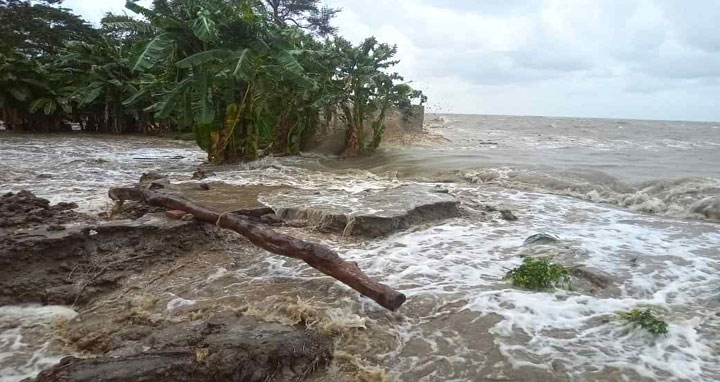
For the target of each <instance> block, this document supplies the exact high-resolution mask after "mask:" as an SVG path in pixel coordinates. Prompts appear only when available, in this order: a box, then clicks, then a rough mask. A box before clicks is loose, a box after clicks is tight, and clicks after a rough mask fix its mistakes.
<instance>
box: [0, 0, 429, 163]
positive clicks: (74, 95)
mask: <svg viewBox="0 0 720 382" xmlns="http://www.w3.org/2000/svg"><path fill="white" fill-rule="evenodd" d="M57 2H58V1H57V0H46V1H44V2H29V1H23V0H0V38H1V39H0V41H2V42H1V45H0V109H1V111H2V114H0V119H1V120H3V121H4V123H5V125H6V127H8V128H10V129H12V130H14V131H40V132H49V131H60V130H63V129H69V124H70V123H77V124H79V126H80V128H81V129H82V130H83V131H96V132H114V133H125V132H148V131H157V130H172V131H188V132H190V131H192V132H193V133H194V135H195V137H196V140H197V143H198V145H199V146H200V147H201V148H202V149H204V150H205V151H206V152H207V153H208V158H209V159H210V160H212V161H214V162H216V163H221V162H231V161H237V160H251V159H255V158H256V157H258V156H260V155H265V154H268V153H274V154H280V155H284V154H294V153H297V152H299V151H301V150H303V149H304V148H305V146H306V144H307V142H308V140H309V138H310V137H311V136H312V135H313V134H314V133H315V132H316V131H317V130H318V129H319V128H321V127H327V126H328V125H329V124H330V123H331V121H337V122H338V123H341V124H342V125H343V126H344V127H345V128H346V129H347V130H346V131H347V135H346V144H345V151H344V154H345V155H349V156H351V155H356V154H358V153H362V152H368V151H373V150H375V149H376V148H377V147H378V145H379V144H380V141H381V139H382V135H383V132H384V129H385V125H384V119H385V115H386V113H387V111H388V110H389V109H390V108H391V107H396V108H399V109H400V110H401V111H402V110H408V109H409V108H410V106H411V102H412V101H417V102H419V103H420V104H422V103H423V102H424V101H425V97H424V96H423V95H422V93H421V92H419V91H416V90H413V89H412V88H411V87H410V86H408V85H407V84H405V83H402V81H403V78H402V77H401V76H400V75H399V74H397V73H394V72H391V71H390V70H391V68H392V67H393V66H394V65H395V64H397V62H398V61H397V60H395V59H394V56H395V54H396V48H395V47H394V46H391V45H388V44H384V43H380V42H378V41H377V40H376V39H375V38H372V37H371V38H368V39H366V40H364V41H363V42H361V43H360V44H357V45H355V44H352V43H351V42H349V41H347V40H345V39H343V38H341V37H338V36H336V35H335V32H336V31H335V28H334V27H332V26H331V24H330V21H331V20H332V18H333V17H334V16H335V14H336V13H337V12H339V10H337V9H332V8H328V7H325V6H322V5H320V4H319V1H318V0H262V1H261V0H154V1H153V3H152V6H151V7H147V8H146V7H143V6H141V5H139V4H137V3H136V2H134V1H128V2H127V4H126V8H127V9H128V10H129V11H131V12H132V13H133V14H135V15H136V16H135V17H132V16H127V15H113V14H107V15H106V16H105V17H104V18H103V19H102V21H101V23H100V26H99V27H97V28H95V27H93V26H91V25H89V24H88V23H86V22H85V21H83V20H82V19H80V18H79V17H78V16H75V15H73V14H72V13H70V12H69V11H68V10H67V9H63V8H59V7H57V6H56V3H57Z"/></svg>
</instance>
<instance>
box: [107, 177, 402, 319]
mask: <svg viewBox="0 0 720 382" xmlns="http://www.w3.org/2000/svg"><path fill="white" fill-rule="evenodd" d="M108 195H109V196H110V198H111V199H113V200H115V201H117V202H119V204H121V203H122V202H123V201H125V200H134V201H140V202H144V203H147V204H149V205H152V206H158V207H164V208H167V209H169V210H182V211H185V212H187V213H189V214H192V215H193V216H194V217H195V219H197V220H199V221H202V222H206V223H210V224H215V225H217V226H218V227H221V228H227V229H231V230H233V231H235V232H237V233H239V234H241V235H243V236H244V237H245V238H247V239H248V240H249V241H250V242H251V243H253V244H255V245H256V246H258V247H260V248H263V249H266V250H268V251H270V252H272V253H274V254H277V255H281V256H286V257H291V258H294V259H300V260H302V261H304V262H306V263H307V264H308V265H310V266H311V267H313V268H315V269H317V270H319V271H320V272H322V273H324V274H326V275H328V276H332V277H334V278H335V279H337V280H338V281H340V282H342V283H344V284H345V285H347V286H349V287H351V288H353V289H355V290H356V291H358V292H360V293H361V294H363V295H364V296H367V297H369V298H371V299H373V300H374V301H375V302H377V303H378V304H380V305H381V306H383V307H385V308H387V309H390V310H393V311H394V310H396V309H398V308H399V307H400V306H401V305H402V304H403V303H404V302H405V295H404V294H402V293H400V292H398V291H396V290H394V289H393V288H390V287H389V286H387V285H385V284H381V283H379V282H377V281H375V280H373V279H371V278H370V277H368V276H367V275H366V274H365V273H363V272H362V270H360V267H358V265H357V264H356V263H354V262H347V261H345V260H343V259H342V258H341V257H340V256H338V254H337V253H335V252H334V251H333V250H331V249H330V248H329V247H327V246H325V245H321V244H317V243H312V242H308V241H304V240H300V239H298V238H295V237H292V236H289V235H285V234H283V233H279V232H275V231H273V230H271V229H269V228H266V227H262V226H260V225H258V224H256V223H254V222H253V221H252V220H251V219H250V218H248V217H246V216H242V215H237V214H233V213H220V212H217V211H213V210H211V209H209V208H205V207H202V206H199V205H197V204H195V203H193V202H191V201H189V200H187V199H185V198H181V197H179V196H175V195H170V194H165V193H159V192H156V191H153V190H149V189H145V188H135V187H113V188H111V189H110V190H109V191H108Z"/></svg>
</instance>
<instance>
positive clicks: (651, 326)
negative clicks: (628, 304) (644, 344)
mask: <svg viewBox="0 0 720 382" xmlns="http://www.w3.org/2000/svg"><path fill="white" fill-rule="evenodd" d="M618 315H619V316H620V318H622V319H623V320H625V321H627V322H629V323H631V324H632V325H633V326H634V327H639V328H642V329H645V330H646V331H647V332H648V333H650V334H654V335H659V334H667V333H668V329H667V327H668V325H667V323H666V322H665V321H663V320H661V319H659V318H657V317H655V315H654V314H653V312H652V311H651V310H650V309H645V310H639V309H633V310H631V311H629V312H619V313H618Z"/></svg>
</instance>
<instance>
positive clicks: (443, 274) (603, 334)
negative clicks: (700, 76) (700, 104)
mask: <svg viewBox="0 0 720 382" xmlns="http://www.w3.org/2000/svg"><path fill="white" fill-rule="evenodd" d="M453 118H455V119H456V121H455V120H453ZM475 118H476V119H475V120H473V119H472V118H471V117H468V116H443V119H444V120H437V121H439V122H437V121H436V122H437V123H441V124H442V126H443V127H441V128H438V129H437V130H435V131H437V132H441V133H442V134H443V135H444V136H446V137H447V138H448V139H449V140H450V141H449V142H446V143H445V144H444V145H441V146H432V147H404V148H400V149H395V150H394V151H388V152H386V153H381V154H380V155H378V156H377V157H373V158H367V159H366V158H360V159H357V160H352V161H337V160H334V159H330V158H326V157H316V156H305V157H302V158H277V159H272V158H270V159H264V160H261V161H258V162H255V163H251V164H248V165H243V166H228V167H225V168H218V169H216V175H215V176H213V177H211V178H208V179H205V180H204V181H205V182H209V183H210V184H211V185H212V184H213V182H216V183H217V184H220V182H222V184H224V185H225V186H223V187H228V189H231V187H232V186H249V188H246V190H248V191H247V192H246V193H244V194H243V195H242V196H241V197H239V198H238V200H237V202H247V203H250V202H255V201H257V200H259V201H260V202H262V201H263V197H264V196H263V195H268V194H269V193H272V192H275V190H278V189H283V188H289V187H292V188H300V189H307V190H317V191H318V198H319V199H322V198H325V199H327V200H324V202H326V203H336V204H342V203H346V204H350V205H352V200H354V199H353V198H344V197H341V196H337V197H338V198H342V199H341V200H330V199H332V198H333V197H334V196H333V195H342V194H341V193H323V192H322V191H324V190H343V191H346V192H349V193H351V194H353V193H361V192H363V191H364V190H367V189H379V188H390V187H396V186H399V185H402V184H411V185H412V184H414V183H415V182H425V183H430V184H431V185H438V186H439V187H443V188H446V189H447V190H448V192H449V193H451V194H452V195H455V196H456V197H457V198H458V199H459V200H460V201H461V203H462V206H463V208H464V210H465V213H464V214H463V215H462V216H461V217H459V218H453V219H450V220H446V221H443V222H440V223H438V224H429V225H423V226H419V227H415V228H412V229H410V230H407V231H403V232H399V233H395V234H393V235H391V236H388V237H385V238H381V239H373V240H359V239H354V238H348V237H342V236H340V235H332V234H322V233H318V232H312V231H307V230H305V229H301V228H285V230H287V231H288V232H291V233H293V234H294V235H297V236H302V237H306V238H311V239H313V240H317V241H321V242H323V243H325V244H328V245H330V246H331V247H333V248H334V249H336V250H337V251H338V252H339V253H340V254H341V256H343V257H344V258H345V259H348V260H352V261H356V262H358V264H359V265H360V267H361V268H362V269H363V270H365V271H366V272H367V273H368V274H369V275H371V276H373V277H376V278H378V279H380V280H382V281H383V282H385V283H388V284H389V285H391V286H393V287H395V288H397V289H399V290H401V291H402V292H403V293H405V294H406V295H407V296H408V301H407V303H406V304H405V305H404V306H403V307H402V308H401V309H400V310H399V311H398V312H395V313H390V312H388V311H386V310H384V309H383V308H381V307H379V306H377V305H375V304H374V303H373V302H372V301H370V300H368V299H366V298H362V297H360V296H358V295H357V294H356V293H355V292H354V291H352V290H350V289H349V288H347V287H345V286H343V285H342V284H339V283H337V282H334V281H333V280H332V279H330V278H328V277H325V276H322V275H321V274H319V273H318V272H316V271H314V270H312V269H310V268H309V267H307V266H306V265H305V264H303V263H300V262H297V261H294V260H291V259H286V258H282V257H279V256H274V255H269V254H267V253H266V252H264V251H261V250H257V249H254V248H247V247H245V246H240V245H238V243H237V242H233V241H228V242H227V243H226V244H223V245H221V246H220V247H219V248H215V249H213V250H212V251H209V252H207V253H204V254H202V256H198V257H197V258H184V259H182V260H178V263H176V264H163V265H160V266H158V268H157V269H152V270H149V271H148V273H147V274H145V275H141V276H138V277H136V278H134V279H131V280H128V281H127V283H126V285H125V288H126V289H125V290H122V291H118V292H117V295H114V296H109V297H108V300H112V299H113V298H119V295H120V294H123V296H122V298H124V299H127V300H128V301H130V300H132V299H133V298H138V297H141V296H143V295H144V294H152V295H153V296H155V299H154V300H153V303H152V304H149V305H147V306H146V307H145V309H147V310H148V312H149V314H156V315H158V316H160V317H167V318H172V317H175V316H177V315H178V314H179V312H185V313H187V311H188V310H192V309H198V310H199V311H200V310H202V309H201V308H203V309H205V308H207V307H217V306H225V307H232V308H234V309H238V310H242V311H244V312H246V314H249V315H255V316H257V317H262V318H266V319H271V320H278V321H282V322H286V323H298V322H304V323H305V324H307V325H309V326H311V327H314V328H316V329H317V330H321V331H330V332H333V333H335V334H336V335H337V336H338V337H337V341H338V342H337V345H336V354H335V359H336V361H335V363H334V364H333V365H332V366H331V368H330V370H329V371H328V372H327V373H324V374H320V375H317V376H315V377H313V378H315V380H318V381H338V380H349V381H350V380H359V381H367V380H371V381H372V380H383V379H385V380H391V381H428V382H429V381H481V380H522V381H712V380H718V379H720V361H718V360H717V354H720V341H719V340H718V337H719V336H720V315H719V312H720V289H718V288H719V287H718V286H719V285H720V225H718V223H717V217H716V215H714V213H715V212H713V211H716V210H714V209H713V208H715V207H713V206H714V205H715V204H714V203H717V197H718V193H717V192H718V189H717V182H718V179H719V178H720V175H718V173H717V171H719V170H718V169H720V160H719V159H718V156H717V155H718V151H720V150H719V149H718V148H717V147H718V146H714V145H715V144H717V143H718V141H719V140H720V137H718V136H719V135H720V132H718V130H716V129H713V126H712V125H708V126H705V125H703V124H700V125H698V126H695V125H693V126H689V127H688V126H677V125H672V124H670V123H667V122H662V123H660V124H668V125H667V126H665V125H663V126H664V127H663V128H664V129H665V130H663V131H665V133H663V134H670V135H672V134H675V136H674V138H668V137H666V136H665V135H663V134H661V135H658V136H655V138H653V139H646V137H647V134H648V133H647V131H645V130H642V134H640V135H637V136H635V137H634V138H632V137H630V138H628V137H626V138H627V139H625V140H626V141H628V142H629V143H627V144H626V145H625V146H623V145H620V144H619V143H617V144H618V145H619V146H617V147H614V148H608V147H609V146H608V145H611V144H613V143H612V142H615V141H618V140H621V139H619V138H617V137H615V136H604V135H603V134H605V133H602V132H603V131H606V130H603V129H609V128H607V127H606V126H605V125H602V126H600V125H598V126H595V125H593V123H594V122H593V121H595V120H580V122H581V125H582V126H581V130H578V131H576V132H573V131H574V130H572V129H573V127H572V126H565V125H563V124H562V123H564V122H563V120H560V122H557V121H554V120H548V119H544V118H538V119H534V120H532V121H534V122H533V123H535V125H532V123H531V122H532V121H530V119H528V120H521V121H520V122H523V121H525V122H523V123H525V124H526V125H523V124H522V123H519V122H517V121H516V122H515V123H514V122H513V121H512V118H514V117H508V118H510V121H509V122H507V121H506V124H505V125H503V124H500V123H497V121H496V122H493V118H496V117H477V116H476V117H475ZM482 118H485V119H482ZM453 121H455V122H453ZM457 121H459V122H457ZM528 121H530V122H528ZM601 122H607V123H610V122H608V121H601ZM553 123H555V124H556V127H552V124H553ZM558 123H559V124H558ZM612 124H615V122H612ZM642 126H645V127H642ZM642 126H641V127H639V128H642V129H650V128H651V127H652V125H650V123H649V122H648V123H645V124H644V125H642ZM633 128H636V125H633V123H632V122H622V123H620V122H618V123H617V125H614V129H615V130H617V131H626V130H628V129H633ZM690 128H697V129H706V130H697V131H702V134H701V135H700V136H698V137H695V136H692V134H685V135H678V133H677V132H676V131H675V130H673V129H680V131H682V129H690ZM441 129H442V130H441ZM532 129H539V130H540V132H539V133H534V132H532ZM552 129H560V130H557V131H562V133H552V134H550V133H549V132H551V131H556V130H552ZM563 129H564V130H563ZM593 129H595V130H593ZM615 130H612V131H615ZM607 131H610V130H607ZM668 131H669V132H668ZM693 131H695V130H693ZM531 134H543V135H544V134H550V137H548V138H547V139H540V140H537V139H531V138H529V137H530V136H531ZM623 134H624V133H623ZM485 136H488V137H490V136H494V137H495V138H493V139H490V140H492V142H495V143H494V144H484V143H478V142H477V139H483V140H486V138H484V137H485ZM513 137H515V138H516V139H513ZM563 137H565V138H563ZM579 137H585V139H579ZM631 138H632V139H631ZM573 139H575V140H576V141H575V143H573V142H574V141H573ZM591 140H592V141H591ZM642 140H644V141H646V143H647V145H648V148H647V149H641V148H640V145H641V144H640V142H641V141H642ZM666 140H674V141H677V142H680V143H677V142H674V141H673V142H670V141H667V142H666ZM473 142H474V143H473ZM542 142H545V143H542ZM552 142H555V143H553V144H551V143H552ZM558 142H559V143H558ZM658 142H660V143H658ZM662 142H666V143H667V145H666V146H663V147H665V148H662V147H661V146H660V145H662V144H663V143H662ZM683 142H685V143H683ZM688 142H689V143H688ZM560 143H561V144H560ZM671 143H672V144H671ZM536 144H537V145H536ZM533 145H535V146H533ZM603 145H605V146H603ZM492 146H497V147H492ZM532 147H534V148H532ZM713 147H715V149H714V150H713ZM503 150H505V151H503ZM643 150H646V151H643ZM654 150H655V151H654ZM663 150H666V151H668V150H669V151H671V152H670V153H668V156H669V157H670V158H676V159H673V160H668V161H667V162H663V161H658V160H656V159H657V158H658V157H661V156H662V155H661V154H662V151H663ZM519 152H525V159H522V155H519V154H518V153H519ZM623 152H624V153H625V154H623ZM513 153H514V154H513ZM572 153H574V154H572ZM603 153H604V154H603ZM516 154H517V155H516ZM623 155H625V156H626V157H627V156H628V155H635V156H634V157H631V159H632V160H626V161H625V162H623V160H622V158H623ZM0 157H1V159H2V162H1V163H0V176H1V177H2V179H3V184H2V187H0V189H1V190H2V191H17V190H20V189H30V190H31V191H33V192H36V193H37V194H38V195H40V196H44V197H48V198H50V199H52V200H54V201H76V202H78V203H79V204H80V205H81V208H82V209H84V210H86V211H101V210H104V209H105V208H106V205H107V199H106V196H105V195H106V194H105V193H106V191H107V188H108V187H109V186H111V185H118V184H128V183H132V182H135V181H136V180H137V178H138V177H139V175H140V174H141V173H142V172H144V171H147V170H150V169H158V170H161V171H165V172H169V173H170V174H171V178H172V180H173V181H175V182H185V183H187V184H194V183H196V182H197V181H193V180H191V179H190V174H191V172H192V170H193V169H194V167H195V166H196V165H198V164H199V163H201V162H202V160H203V157H204V156H203V153H202V152H200V151H199V150H198V149H197V148H195V147H194V145H193V144H192V143H186V142H167V141H160V140H154V139H147V138H126V137H122V138H117V137H113V139H108V138H95V137H82V136H71V137H68V136H50V137H37V136H0ZM569 157H574V158H575V159H574V161H571V160H569V159H568V158H569ZM27 158H34V159H32V160H28V159H27ZM533 158H535V159H533ZM588 158H595V159H593V160H590V159H588ZM637 158H646V159H637ZM693 158H694V159H693ZM643 161H646V162H643ZM653 166H654V167H653ZM598 169H599V170H598ZM643 169H644V170H643ZM599 171H602V172H599ZM473 174H474V175H473ZM563 174H566V175H563ZM568 174H569V175H568ZM577 174H582V176H580V177H578V176H577ZM588 174H594V175H593V176H590V175H588ZM531 175H532V176H531ZM687 176H690V177H692V178H687ZM683 177H685V178H683ZM550 178H553V179H555V180H558V179H559V180H562V182H564V183H562V185H563V186H562V187H560V186H556V185H557V184H561V183H554V182H548V181H547V180H548V179H550ZM6 179H7V180H6ZM578 179H581V180H582V181H579V180H578ZM597 179H600V181H598V180H597ZM682 179H692V180H682ZM660 184H666V185H667V186H659V185H660ZM647 185H651V186H647ZM678 185H680V186H678ZM564 186H567V187H564ZM648 187H650V189H649V188H648ZM678 187H679V188H682V190H684V191H679V188H678ZM328 195H329V196H328ZM633 195H634V197H635V198H636V199H637V200H638V203H630V202H629V201H628V200H629V199H628V198H630V197H631V196H633ZM671 195H672V196H671ZM210 198H211V199H213V200H214V201H215V202H216V203H217V206H222V203H224V202H227V200H226V198H225V197H224V196H223V195H222V194H218V195H215V196H211V197H210ZM328 198H329V199H328ZM613 198H614V199H613ZM641 198H645V199H643V201H642V202H640V199H641ZM215 199H217V200H215ZM643 203H644V205H645V206H651V205H655V206H656V208H645V207H643V208H637V206H639V205H641V204H643ZM659 203H662V205H661V204H659ZM486 205H493V206H498V207H503V208H509V209H511V210H512V211H513V213H515V215H517V216H518V218H519V220H518V221H507V220H504V219H501V218H500V217H499V216H498V215H497V214H492V213H486V211H485V209H484V208H483V206H486ZM663 206H664V207H663ZM702 206H705V207H702ZM661 207H662V208H661ZM535 233H547V234H552V235H555V236H557V237H558V238H559V239H560V241H559V242H557V243H552V244H540V245H527V244H524V240H525V239H526V238H527V237H528V236H530V235H532V234H535ZM523 255H550V256H554V259H555V260H556V261H558V262H560V263H562V264H565V265H582V266H584V267H586V268H589V269H594V270H598V271H599V272H602V273H604V274H607V275H609V277H610V279H611V281H612V282H611V284H612V285H611V287H608V288H594V287H587V286H584V285H582V284H578V285H577V286H576V288H573V290H570V291H568V290H555V291H548V292H531V291H525V290H520V289H517V288H513V287H511V286H510V285H509V284H508V283H507V282H505V281H503V280H502V277H503V276H504V275H505V273H506V272H507V271H508V270H509V269H511V268H513V267H515V266H517V265H519V264H520V263H521V262H522V257H521V256H523ZM183 262H187V264H186V265H185V266H183V264H184V263H183ZM180 266H182V269H183V271H173V272H170V270H172V269H174V267H180ZM178 269H180V268H178ZM156 274H168V276H167V277H163V278H162V279H157V277H156ZM158 296H159V297H158ZM101 305H102V304H101ZM103 306H104V305H103ZM122 306H125V305H122ZM644 307H650V308H652V309H653V310H654V311H655V312H656V313H658V314H659V315H660V316H661V317H663V318H664V319H665V320H666V321H667V322H668V325H669V333H668V335H667V336H658V337H655V336H652V335H649V334H647V333H645V332H643V331H641V330H638V329H634V328H632V327H630V326H628V325H627V324H626V323H624V322H622V321H621V320H619V319H618V317H617V315H616V312H618V311H624V310H629V309H634V308H644ZM97 309H98V312H100V314H101V313H102V312H103V308H102V307H99V308H97ZM108 309H109V308H108ZM208 309H209V308H208ZM73 314H74V313H73V311H72V310H70V309H68V308H65V307H46V308H39V307H17V306H9V307H2V308H0V371H2V372H0V375H2V378H0V380H1V381H2V382H15V381H19V380H20V379H21V378H22V377H24V376H29V375H32V374H33V373H36V372H37V371H38V370H39V369H40V368H42V367H46V366H47V365H49V364H50V363H52V362H55V360H57V357H59V356H60V355H61V354H63V349H62V347H59V346H55V347H49V345H45V344H46V343H47V342H48V341H49V340H50V339H51V338H52V336H53V335H54V334H55V333H57V329H56V327H55V326H56V325H58V323H59V322H62V321H63V320H68V319H70V318H72V316H73ZM18 315H22V317H23V318H22V319H21V320H18V319H17V318H16V317H18ZM13 323H15V324H13ZM30 327H32V328H34V329H33V330H32V331H30V330H29V329H28V328H30ZM19 360H20V361H19ZM18 365H19V366H18Z"/></svg>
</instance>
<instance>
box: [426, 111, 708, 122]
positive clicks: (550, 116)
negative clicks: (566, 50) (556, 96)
mask: <svg viewBox="0 0 720 382" xmlns="http://www.w3.org/2000/svg"><path fill="white" fill-rule="evenodd" d="M425 114H455V115H483V116H493V117H536V118H556V119H572V118H576V119H603V120H619V121H655V122H691V123H720V120H718V121H710V120H699V119H698V120H688V119H652V118H651V119H646V118H626V117H578V116H562V115H532V114H491V113H457V112H455V113H445V112H437V111H431V110H430V111H428V110H426V111H425Z"/></svg>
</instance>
